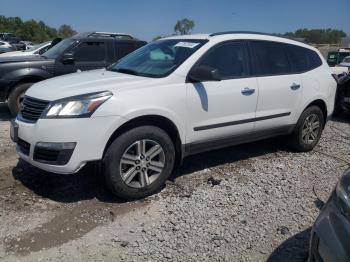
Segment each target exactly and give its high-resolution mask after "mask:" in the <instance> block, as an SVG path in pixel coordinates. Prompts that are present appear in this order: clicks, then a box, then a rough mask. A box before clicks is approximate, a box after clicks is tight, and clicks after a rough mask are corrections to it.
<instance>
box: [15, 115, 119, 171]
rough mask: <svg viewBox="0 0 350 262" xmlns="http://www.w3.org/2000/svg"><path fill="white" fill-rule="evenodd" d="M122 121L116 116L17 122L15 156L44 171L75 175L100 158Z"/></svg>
mask: <svg viewBox="0 0 350 262" xmlns="http://www.w3.org/2000/svg"><path fill="white" fill-rule="evenodd" d="M124 122H125V120H124V119H123V118H122V117H119V116H106V117H91V118H74V119H39V120H38V121H37V122H36V123H25V122H22V121H19V120H18V119H16V124H17V125H18V140H17V153H18V155H19V156H20V158H21V159H23V160H24V161H26V162H28V163H30V164H31V165H33V166H36V167H38V168H40V169H43V170H45V171H48V172H53V173H59V174H71V173H76V172H77V171H79V170H80V168H82V167H83V166H84V165H85V164H86V163H87V162H90V161H95V160H101V159H102V156H103V152H104V149H105V146H106V144H107V142H108V140H109V138H110V137H111V135H112V134H113V132H114V131H115V130H116V129H117V128H118V127H119V126H120V125H121V124H123V123H124ZM55 154H58V155H55ZM51 160H52V161H51Z"/></svg>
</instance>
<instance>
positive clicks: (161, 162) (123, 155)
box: [103, 126, 175, 200]
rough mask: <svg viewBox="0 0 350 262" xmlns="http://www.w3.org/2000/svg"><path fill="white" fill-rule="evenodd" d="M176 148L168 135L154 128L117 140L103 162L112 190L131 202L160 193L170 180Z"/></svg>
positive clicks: (129, 132) (135, 129) (137, 130)
mask: <svg viewBox="0 0 350 262" xmlns="http://www.w3.org/2000/svg"><path fill="white" fill-rule="evenodd" d="M174 162H175V148H174V145H173V143H172V140H171V139H170V137H169V136H168V134H167V133H166V132H165V131H163V130H162V129H160V128H158V127H154V126H142V127H136V128H134V129H131V130H129V131H127V132H125V133H124V134H122V135H120V136H119V137H117V138H116V139H115V140H114V142H113V143H112V144H111V145H110V146H109V148H108V150H107V152H106V154H105V157H104V159H103V166H104V175H105V178H106V183H107V186H108V188H109V189H110V190H111V191H112V193H114V194H115V195H116V196H118V197H120V198H122V199H126V200H131V199H138V198H143V197H146V196H148V195H151V194H154V193H155V192H157V191H159V190H160V189H161V188H162V186H163V185H164V184H165V182H166V180H167V179H168V177H169V176H170V174H171V172H172V170H173V168H174Z"/></svg>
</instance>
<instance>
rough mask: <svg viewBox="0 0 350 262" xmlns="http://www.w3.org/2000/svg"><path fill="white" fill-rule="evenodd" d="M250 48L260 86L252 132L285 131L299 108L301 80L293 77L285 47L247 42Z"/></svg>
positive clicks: (278, 44)
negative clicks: (280, 129)
mask: <svg viewBox="0 0 350 262" xmlns="http://www.w3.org/2000/svg"><path fill="white" fill-rule="evenodd" d="M250 46H251V48H252V52H253V54H254V55H253V57H254V58H255V63H254V64H255V69H254V71H255V72H254V73H255V75H257V76H258V77H257V79H258V86H259V99H258V104H257V110H256V123H255V130H256V131H261V130H268V129H274V128H278V127H288V126H289V125H291V124H293V123H292V122H293V119H294V115H295V114H296V113H297V109H298V105H299V104H300V98H301V92H302V83H301V77H300V75H299V74H297V73H293V70H292V65H291V63H290V61H289V58H288V55H287V51H286V48H285V45H284V44H282V43H278V42H270V41H250Z"/></svg>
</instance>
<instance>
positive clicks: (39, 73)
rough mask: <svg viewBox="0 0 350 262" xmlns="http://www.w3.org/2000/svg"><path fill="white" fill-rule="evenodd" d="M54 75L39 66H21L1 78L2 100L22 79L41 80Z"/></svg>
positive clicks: (0, 98) (0, 97)
mask: <svg viewBox="0 0 350 262" xmlns="http://www.w3.org/2000/svg"><path fill="white" fill-rule="evenodd" d="M51 77H53V75H52V74H51V73H49V72H47V71H45V70H43V69H39V68H21V69H16V70H13V71H10V72H8V73H7V74H5V75H4V76H3V78H2V79H1V83H3V84H1V85H2V86H1V95H0V100H3V101H4V100H5V99H6V98H7V97H8V95H9V93H10V92H11V90H12V88H13V87H14V86H15V85H17V84H18V83H19V82H22V81H24V80H25V81H28V82H30V81H33V82H39V81H41V80H45V79H48V78H51Z"/></svg>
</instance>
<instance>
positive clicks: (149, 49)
mask: <svg viewBox="0 0 350 262" xmlns="http://www.w3.org/2000/svg"><path fill="white" fill-rule="evenodd" d="M206 42H207V40H197V39H192V40H183V39H171V40H159V41H156V42H153V43H150V44H148V45H146V46H144V47H141V48H140V49H137V50H136V51H134V52H132V53H131V54H129V55H127V56H126V57H124V58H123V59H122V60H120V61H118V62H117V63H115V64H113V65H111V66H110V67H109V68H108V70H111V71H115V72H120V73H126V74H131V75H137V76H146V77H154V78H157V77H164V76H167V75H169V74H170V73H171V72H173V71H174V70H175V69H176V68H178V67H179V66H180V65H181V64H182V63H183V62H184V61H185V60H186V59H187V58H189V57H190V56H191V55H192V54H193V53H194V52H196V51H197V50H198V49H199V48H200V47H201V46H203V45H204V44H205V43H206Z"/></svg>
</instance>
